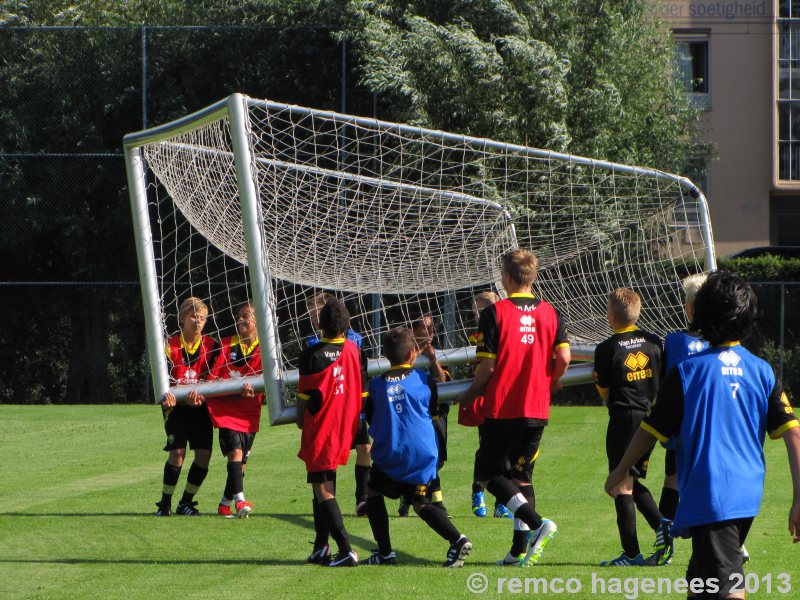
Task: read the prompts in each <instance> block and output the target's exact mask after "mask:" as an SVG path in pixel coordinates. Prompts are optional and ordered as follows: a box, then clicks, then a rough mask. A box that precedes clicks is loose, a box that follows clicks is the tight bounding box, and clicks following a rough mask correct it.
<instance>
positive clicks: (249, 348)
mask: <svg viewBox="0 0 800 600" xmlns="http://www.w3.org/2000/svg"><path fill="white" fill-rule="evenodd" d="M236 330H237V331H238V333H239V335H234V336H232V337H229V338H226V339H224V340H222V346H221V348H220V353H219V356H218V357H217V362H216V363H215V364H214V368H213V369H212V370H211V377H210V379H240V378H242V377H250V376H252V375H260V374H261V348H260V346H259V344H258V331H257V329H256V316H255V310H254V309H253V305H252V304H250V303H249V302H248V303H247V304H244V305H242V306H240V307H239V310H238V311H237V312H236ZM263 396H264V395H263V394H256V393H255V392H254V391H253V387H252V386H251V385H250V384H249V383H247V384H244V385H243V386H242V391H241V393H240V394H234V395H231V396H219V397H216V398H208V401H207V404H208V412H209V414H210V415H211V423H212V424H213V425H214V427H216V428H218V429H219V447H220V450H222V453H223V454H224V455H225V456H227V457H228V478H227V480H226V482H225V491H224V493H223V494H222V499H221V500H220V503H219V507H218V509H217V512H218V513H219V514H220V515H222V516H224V517H229V518H230V517H234V516H236V517H239V518H243V517H247V516H248V515H249V514H250V511H251V510H252V508H253V505H252V504H251V503H250V502H248V501H247V500H245V497H244V466H245V465H246V464H247V459H248V457H249V456H250V449H251V448H252V447H253V440H255V437H256V432H258V426H259V422H260V420H261V401H262V398H263ZM231 505H233V507H234V510H231Z"/></svg>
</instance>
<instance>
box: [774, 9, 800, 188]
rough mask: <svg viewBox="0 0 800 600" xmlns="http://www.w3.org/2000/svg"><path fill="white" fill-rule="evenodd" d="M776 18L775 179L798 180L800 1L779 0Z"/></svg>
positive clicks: (799, 147) (799, 139) (799, 178)
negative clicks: (776, 104) (776, 158)
mask: <svg viewBox="0 0 800 600" xmlns="http://www.w3.org/2000/svg"><path fill="white" fill-rule="evenodd" d="M779 15H780V18H779V19H778V35H779V36H780V37H779V40H778V179H783V180H788V181H800V2H798V1H797V0H781V2H780V6H779Z"/></svg>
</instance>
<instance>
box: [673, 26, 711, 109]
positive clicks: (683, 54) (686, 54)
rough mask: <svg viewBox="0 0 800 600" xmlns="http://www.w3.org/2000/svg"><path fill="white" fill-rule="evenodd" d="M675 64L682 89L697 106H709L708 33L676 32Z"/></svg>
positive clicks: (707, 107)
mask: <svg viewBox="0 0 800 600" xmlns="http://www.w3.org/2000/svg"><path fill="white" fill-rule="evenodd" d="M675 41H676V47H675V64H676V67H677V71H678V77H679V79H680V81H681V84H682V86H683V89H684V91H685V92H686V93H687V94H689V97H690V100H691V102H692V104H693V105H694V106H696V107H698V108H703V109H706V110H707V109H709V108H711V101H710V96H709V91H710V87H709V78H708V34H707V33H676V34H675Z"/></svg>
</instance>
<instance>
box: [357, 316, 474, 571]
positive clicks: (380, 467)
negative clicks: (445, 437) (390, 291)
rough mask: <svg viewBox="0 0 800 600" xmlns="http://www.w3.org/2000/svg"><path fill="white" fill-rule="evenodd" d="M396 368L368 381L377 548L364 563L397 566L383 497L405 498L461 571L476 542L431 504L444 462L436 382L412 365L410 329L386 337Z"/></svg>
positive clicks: (370, 503) (370, 511) (371, 510)
mask: <svg viewBox="0 0 800 600" xmlns="http://www.w3.org/2000/svg"><path fill="white" fill-rule="evenodd" d="M382 345H383V354H384V355H385V356H386V358H388V359H389V363H390V365H391V367H390V368H389V370H388V371H387V372H385V373H384V374H383V375H380V376H378V377H373V378H372V380H371V381H370V383H369V396H368V397H367V403H366V416H367V421H368V423H369V434H370V435H371V436H372V439H373V443H372V469H371V471H370V476H369V484H368V488H367V495H368V497H367V516H368V517H369V524H370V527H371V528H372V534H373V535H374V536H375V541H377V542H378V547H377V548H376V549H374V550H373V551H372V556H370V557H369V558H368V559H367V560H366V561H365V562H363V563H362V564H365V565H395V564H397V556H396V554H395V552H394V551H393V550H392V543H391V538H390V536H389V515H388V513H387V512H386V502H385V501H384V496H386V497H388V498H392V499H397V498H399V497H400V496H403V497H404V498H405V499H406V501H407V502H408V503H409V504H411V506H413V508H414V512H416V513H417V514H418V515H419V517H420V518H421V519H422V520H423V521H425V523H426V524H427V525H428V527H430V528H431V529H433V530H434V531H435V532H436V533H438V534H439V535H440V536H441V537H443V538H444V539H445V540H447V541H448V542H449V543H450V548H449V549H448V551H447V559H446V560H445V563H444V565H443V566H444V567H449V568H456V567H461V566H463V564H464V559H465V558H466V556H467V555H468V554H469V553H470V551H471V550H472V543H471V542H470V541H469V540H468V539H467V537H466V536H464V535H461V533H460V532H459V531H458V529H456V527H455V526H454V525H453V523H452V522H451V521H450V520H449V519H448V518H447V513H446V512H445V511H444V510H442V509H440V508H438V507H436V506H433V505H432V504H431V501H430V496H429V494H428V486H429V485H430V483H431V482H432V481H433V480H434V479H436V463H437V460H438V458H439V450H438V444H437V440H436V433H435V431H434V428H433V421H432V419H433V416H434V415H435V414H436V410H437V408H436V405H437V394H436V384H435V383H434V381H433V380H432V379H431V377H430V375H428V374H427V373H424V372H422V371H420V370H418V369H415V368H414V367H413V366H412V365H413V364H414V361H415V360H416V358H417V356H418V351H417V344H416V342H415V340H414V334H413V333H412V332H411V330H409V329H406V328H403V327H398V328H396V329H392V330H390V331H388V332H386V333H385V334H384V335H383V339H382Z"/></svg>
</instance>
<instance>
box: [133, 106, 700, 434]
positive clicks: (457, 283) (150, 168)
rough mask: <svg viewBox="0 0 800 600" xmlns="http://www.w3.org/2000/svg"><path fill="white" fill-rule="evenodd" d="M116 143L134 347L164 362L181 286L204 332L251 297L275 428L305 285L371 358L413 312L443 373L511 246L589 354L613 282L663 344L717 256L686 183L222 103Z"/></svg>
mask: <svg viewBox="0 0 800 600" xmlns="http://www.w3.org/2000/svg"><path fill="white" fill-rule="evenodd" d="M237 107H240V108H241V111H240V112H239V113H236V114H234V113H233V112H232V111H233V110H234V109H236V108H237ZM237 115H238V116H237ZM234 117H235V118H234ZM237 136H238V137H237ZM237 140H239V144H240V145H239V147H238V150H237ZM237 151H238V154H237ZM126 154H128V167H129V179H131V181H132V186H131V187H132V190H131V197H132V202H133V205H134V214H135V215H136V214H137V211H138V214H139V217H140V219H139V224H138V225H137V236H138V238H139V239H138V240H137V241H138V242H139V250H140V254H139V261H140V267H142V273H143V275H142V277H143V284H144V287H145V303H146V304H147V303H148V302H149V303H150V304H152V305H154V306H151V307H150V308H149V309H148V310H149V314H150V319H149V321H150V322H151V324H150V325H149V327H152V328H154V329H155V331H149V332H148V340H149V341H151V346H152V345H153V344H155V342H156V341H157V340H158V341H160V352H161V353H162V354H163V340H164V339H165V338H166V337H167V336H169V335H174V334H175V332H176V331H177V318H176V316H177V307H178V305H179V303H180V302H181V300H183V299H184V298H186V297H187V296H190V295H192V296H198V297H200V298H202V299H204V301H206V303H207V304H208V305H209V307H210V311H211V318H210V319H209V325H208V326H207V331H206V333H208V334H210V335H215V336H220V337H222V336H225V335H230V334H231V333H233V331H232V326H233V322H234V318H233V313H234V311H235V309H236V307H237V306H238V305H239V303H241V302H242V301H244V300H250V299H255V300H256V304H257V306H258V304H259V301H263V303H264V305H265V306H264V307H262V310H261V311H259V313H260V315H261V316H260V319H268V320H269V321H270V322H269V323H267V324H265V325H264V328H263V329H260V331H262V338H263V337H264V336H265V335H267V336H269V337H270V346H271V352H272V353H273V358H274V364H273V368H272V370H271V372H270V373H269V374H268V376H267V377H268V379H269V378H272V379H273V380H275V382H276V385H275V386H273V388H272V390H271V391H270V387H269V385H267V391H268V396H272V397H271V398H270V399H269V403H270V416H271V420H272V421H273V422H283V421H285V420H287V416H286V415H287V414H288V413H285V410H284V409H285V408H286V399H287V397H289V396H290V395H289V396H287V395H285V394H283V393H281V391H282V390H283V388H284V386H285V385H286V384H290V383H291V382H292V381H294V380H295V377H296V374H295V373H294V370H295V369H296V360H297V357H298V355H299V353H300V350H301V349H302V347H303V345H304V343H306V341H307V340H308V338H309V337H310V336H312V335H314V332H313V331H312V326H311V321H310V318H309V311H310V310H313V302H312V299H313V298H314V296H315V295H316V294H318V293H320V292H329V293H333V294H335V295H336V296H338V297H339V298H340V299H341V300H343V301H344V302H345V303H346V305H347V306H348V308H349V310H350V313H351V316H352V320H351V325H352V328H353V330H355V331H357V332H358V333H359V334H361V336H363V341H362V345H363V348H364V349H365V350H366V351H367V353H368V355H369V356H370V357H372V358H377V357H378V356H379V354H380V347H379V344H380V336H381V334H382V333H383V332H384V331H386V330H387V329H389V328H391V327H396V326H398V325H408V324H410V323H411V322H412V321H414V320H416V319H418V318H420V317H421V316H423V315H430V316H431V317H432V318H433V321H434V324H435V326H436V330H437V337H436V340H435V345H436V347H437V349H438V350H439V351H440V355H441V359H442V360H443V362H445V363H448V364H450V370H451V372H452V373H453V375H454V376H455V377H456V379H458V378H459V377H460V376H461V377H463V372H464V369H463V368H459V367H458V366H457V365H458V364H459V363H463V362H465V361H466V360H468V359H469V358H470V357H471V353H470V351H469V350H468V349H467V346H468V344H467V338H468V335H469V333H470V332H471V331H474V329H475V328H476V324H475V320H474V314H473V312H472V306H471V305H472V298H473V297H474V296H475V295H476V294H477V293H479V292H483V291H488V290H493V291H497V292H500V290H499V289H498V282H499V259H500V257H501V256H502V254H503V253H504V252H506V251H508V250H510V249H512V248H515V247H527V248H530V249H531V250H533V252H534V253H535V254H536V255H537V256H538V258H539V278H538V282H537V283H536V286H535V288H536V289H535V291H536V292H537V293H538V294H540V295H541V296H542V297H543V298H545V299H546V300H548V301H549V302H551V303H552V304H554V305H555V306H556V308H557V309H558V310H559V311H560V312H561V313H562V314H563V316H564V318H565V319H566V321H567V324H568V329H569V333H570V338H571V340H572V341H573V343H574V344H575V345H576V347H578V348H584V349H588V350H590V349H591V347H592V346H593V345H594V344H596V343H597V342H599V341H601V340H602V339H604V338H605V337H607V336H608V335H609V333H610V331H609V330H608V326H607V324H606V319H605V313H606V298H607V294H608V292H609V291H610V290H612V289H613V288H615V287H619V286H628V287H632V288H633V289H635V290H636V291H637V292H638V293H639V294H640V295H641V296H642V301H643V310H642V317H641V319H640V326H641V327H643V328H646V329H649V330H651V331H653V332H655V333H657V334H661V335H663V334H664V333H666V332H667V331H670V330H674V329H679V328H682V327H683V326H684V317H683V313H682V308H681V307H682V302H681V297H680V280H681V279H682V278H683V277H685V276H686V275H687V274H691V273H695V272H701V271H707V270H709V269H713V268H714V266H715V265H714V254H713V242H712V239H711V229H710V225H709V224H708V213H707V209H706V204H705V199H704V198H703V196H702V193H700V191H699V190H697V189H696V188H695V187H694V186H693V185H692V183H691V182H690V181H688V180H687V179H685V178H682V177H679V176H674V175H670V174H667V173H662V172H659V171H655V170H652V169H643V168H637V167H631V166H626V165H616V164H611V163H605V162H602V161H594V160H591V159H587V158H582V157H577V156H569V155H563V154H556V153H551V152H547V151H543V150H537V149H533V148H526V147H521V146H514V145H510V144H504V143H501V142H495V141H491V140H485V139H476V138H470V137H465V136H460V135H455V134H450V133H444V132H439V131H431V130H426V129H421V128H417V127H411V126H407V125H399V124H394V123H388V122H382V121H378V120H375V119H366V118H359V117H354V116H350V115H342V114H337V113H332V112H326V111H319V110H314V109H309V108H303V107H297V106H290V105H285V104H279V103H275V102H269V101H259V100H252V99H248V98H244V97H242V96H238V95H235V96H232V97H231V98H230V99H228V100H227V101H223V102H221V103H218V104H217V105H214V106H213V107H209V109H206V110H205V111H201V112H200V113H197V114H195V115H192V116H190V117H187V118H185V119H182V120H181V121H179V122H176V123H173V124H170V125H167V126H163V127H161V128H157V129H156V130H151V131H146V132H141V133H138V134H133V135H131V136H126ZM131 171H134V173H131ZM137 177H139V180H138V181H139V185H138V186H137V185H133V184H134V183H136V178H137ZM243 182H244V185H243ZM135 188H138V191H137V189H135ZM137 207H138V208H137ZM248 214H249V215H252V217H253V218H252V219H251V220H250V221H248V219H247V218H246V217H247V215H248ZM243 215H244V218H243ZM248 223H251V225H248ZM248 236H249V238H250V239H248ZM252 244H255V245H252ZM253 248H257V249H258V252H257V255H256V256H253V255H252V254H253V252H252V249H253ZM248 249H250V250H251V251H250V252H249V251H248ZM141 263H149V264H145V265H144V266H143V265H142V264H141ZM255 273H258V274H259V277H255V276H253V275H254V274H255ZM147 278H149V281H150V282H149V284H148V283H147V282H146V281H145V280H146V279H147ZM259 282H261V283H259ZM148 286H149V288H151V293H150V294H149V295H150V298H149V299H148V292H147V289H148ZM262 288H263V289H262ZM260 326H261V323H260ZM265 350H266V348H264V346H263V344H262V354H263V353H264V352H265ZM588 350H587V351H588ZM154 358H155V357H153V356H152V348H151V360H152V361H153V365H154V381H155V382H156V393H157V396H159V397H160V395H161V394H162V393H163V391H165V388H164V386H165V385H169V382H168V381H166V380H165V379H164V376H163V375H158V374H157V373H156V370H157V369H159V368H160V369H162V371H163V369H164V366H163V361H161V360H160V359H159V360H154ZM378 368H379V367H378V366H376V367H375V369H376V370H377V369H378ZM574 379H575V378H574ZM575 380H578V379H575ZM159 386H160V388H161V389H160V388H159ZM275 395H280V398H274V396H275ZM275 413H280V414H283V415H284V416H283V417H280V416H279V415H277V414H275Z"/></svg>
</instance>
